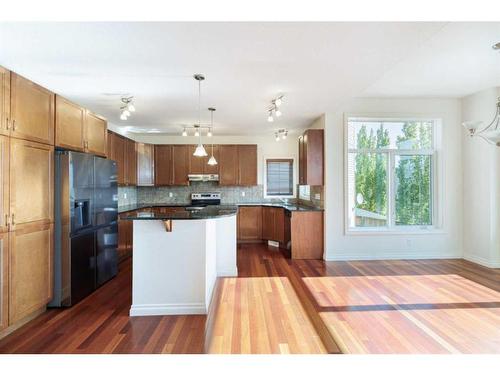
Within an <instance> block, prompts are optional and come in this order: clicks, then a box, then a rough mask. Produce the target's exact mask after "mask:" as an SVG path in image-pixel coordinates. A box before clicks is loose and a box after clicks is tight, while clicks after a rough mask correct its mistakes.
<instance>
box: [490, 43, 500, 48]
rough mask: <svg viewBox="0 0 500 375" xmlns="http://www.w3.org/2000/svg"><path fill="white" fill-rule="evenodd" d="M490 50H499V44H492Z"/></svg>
mask: <svg viewBox="0 0 500 375" xmlns="http://www.w3.org/2000/svg"><path fill="white" fill-rule="evenodd" d="M491 48H493V49H497V50H498V49H500V42H498V43H496V44H493V46H492V47H491Z"/></svg>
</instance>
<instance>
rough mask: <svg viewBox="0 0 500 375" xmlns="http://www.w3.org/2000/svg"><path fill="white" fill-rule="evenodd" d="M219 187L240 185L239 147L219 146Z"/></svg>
mask: <svg viewBox="0 0 500 375" xmlns="http://www.w3.org/2000/svg"><path fill="white" fill-rule="evenodd" d="M219 159H220V160H219V185H233V186H234V185H237V184H238V146H236V145H219Z"/></svg>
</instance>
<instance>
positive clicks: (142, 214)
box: [119, 205, 238, 220]
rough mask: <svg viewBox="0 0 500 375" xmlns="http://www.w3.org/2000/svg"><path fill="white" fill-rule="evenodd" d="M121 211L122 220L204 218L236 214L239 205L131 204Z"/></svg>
mask: <svg viewBox="0 0 500 375" xmlns="http://www.w3.org/2000/svg"><path fill="white" fill-rule="evenodd" d="M132 206H135V208H132ZM119 212H120V213H121V214H120V219H122V220H203V219H215V218H218V217H225V216H233V215H236V214H237V213H238V207H237V206H223V205H220V206H207V207H203V208H200V209H186V206H185V205H182V206H181V205H177V206H176V205H168V206H159V205H154V206H152V205H130V206H128V208H127V209H126V210H125V211H124V210H123V208H122V207H120V208H119Z"/></svg>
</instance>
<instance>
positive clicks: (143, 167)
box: [137, 143, 155, 186]
mask: <svg viewBox="0 0 500 375" xmlns="http://www.w3.org/2000/svg"><path fill="white" fill-rule="evenodd" d="M154 182H155V181H154V146H153V145H151V144H147V143H137V186H153V185H154Z"/></svg>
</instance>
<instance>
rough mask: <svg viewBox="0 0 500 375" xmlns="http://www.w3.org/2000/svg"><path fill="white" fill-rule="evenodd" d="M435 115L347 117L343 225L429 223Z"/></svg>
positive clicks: (397, 226)
mask: <svg viewBox="0 0 500 375" xmlns="http://www.w3.org/2000/svg"><path fill="white" fill-rule="evenodd" d="M434 129H435V121H434V120H396V119H367V118H352V117H350V118H348V121H347V132H346V133H347V168H346V174H347V201H348V203H347V205H346V207H347V210H348V213H347V216H348V218H347V220H348V229H356V228H358V229H359V228H361V229H370V230H374V229H375V230H376V229H379V230H380V229H384V230H387V229H393V230H398V229H403V228H404V229H413V228H417V229H418V228H429V227H432V226H434V224H435V223H434V222H435V212H434V206H435V204H434V196H435V193H434V192H435V186H434V181H435V178H434V173H435V150H434V132H435V131H434Z"/></svg>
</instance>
